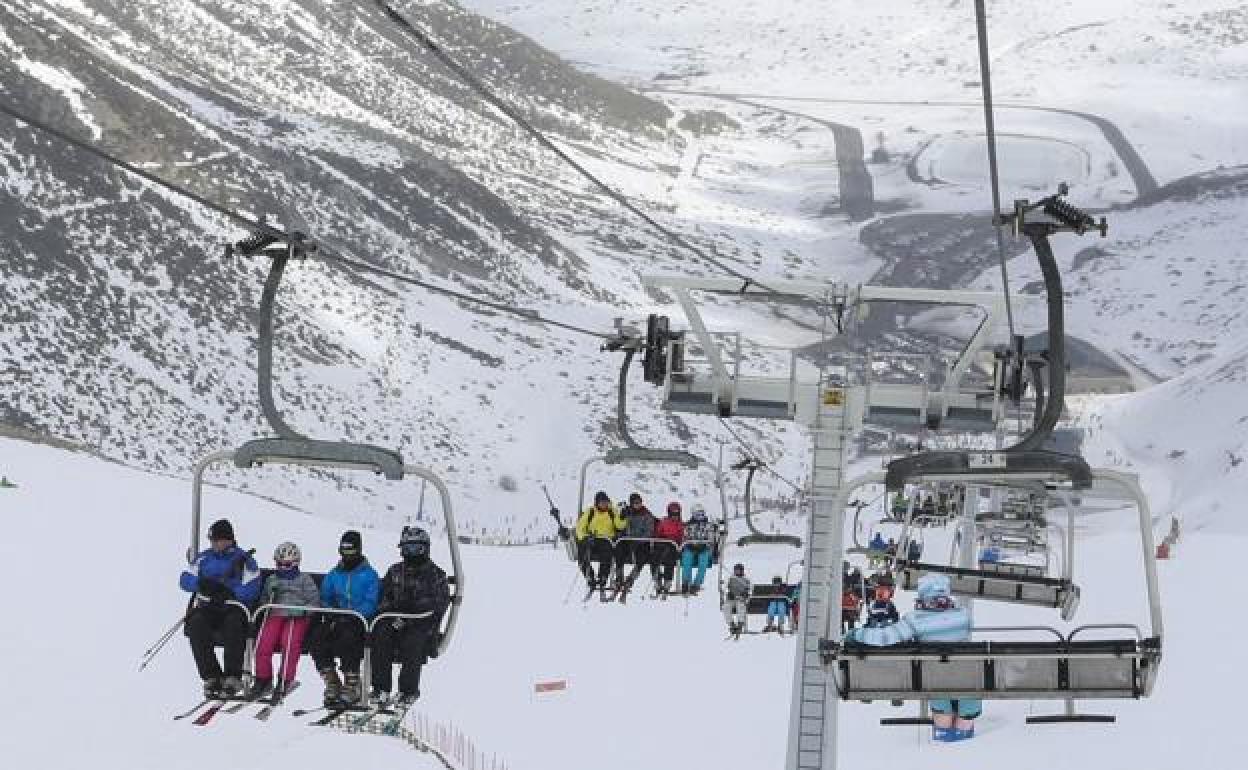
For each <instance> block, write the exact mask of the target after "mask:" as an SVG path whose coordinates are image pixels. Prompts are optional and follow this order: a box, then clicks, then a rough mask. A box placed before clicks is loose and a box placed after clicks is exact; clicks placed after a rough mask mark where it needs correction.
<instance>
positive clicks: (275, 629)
mask: <svg viewBox="0 0 1248 770" xmlns="http://www.w3.org/2000/svg"><path fill="white" fill-rule="evenodd" d="M302 561H303V555H302V554H301V553H300V552H299V546H297V545H295V544H294V543H289V542H288V543H282V544H281V545H279V546H278V547H277V549H276V550H274V551H273V565H274V567H275V569H274V571H273V573H272V574H271V575H269V577H268V579H267V580H265V581H264V588H263V589H262V590H261V592H260V604H261V606H263V605H265V604H284V605H287V606H294V607H319V606H321V594H320V591H319V590H318V589H317V587H316V581H314V580H313V579H312V577H311V576H310V575H307V574H305V573H303V572H300V571H299V564H300V562H302ZM311 620H312V619H311V618H310V617H309V616H308V614H307V613H306V612H304V611H302V610H292V609H274V610H270V611H269V613H268V616H267V617H266V618H265V619H264V625H263V626H261V627H260V636H259V638H258V639H257V640H256V680H255V682H253V683H252V685H251V689H250V690H249V691H248V692H247V697H249V698H251V699H252V700H256V699H259V698H263V697H265V696H267V695H268V694H269V693H271V692H272V691H273V653H275V652H277V651H278V650H281V652H282V670H281V671H280V672H278V673H279V674H280V676H281V681H280V683H279V685H278V690H277V691H278V694H279V696H280V694H281V693H283V692H286V691H287V690H289V689H290V684H291V682H293V681H295V672H296V671H297V670H298V668H299V656H300V655H302V654H303V637H304V635H305V634H307V632H308V625H309V623H311Z"/></svg>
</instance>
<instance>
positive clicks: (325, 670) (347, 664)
mask: <svg viewBox="0 0 1248 770" xmlns="http://www.w3.org/2000/svg"><path fill="white" fill-rule="evenodd" d="M338 555H339V557H341V558H340V560H339V562H338V566H336V567H334V568H333V569H332V570H330V571H329V574H327V575H326V576H325V579H324V580H323V581H322V582H321V605H322V606H323V607H329V608H334V609H340V610H351V611H353V612H358V613H359V614H360V615H363V616H364V617H365V618H366V619H367V620H372V618H373V616H374V615H376V614H377V602H378V601H379V599H380V597H381V580H380V579H379V578H378V577H377V571H376V570H375V569H373V568H372V566H371V565H370V564H369V563H368V559H366V558H364V543H363V539H362V538H361V537H360V533H359V532H356V531H355V530H353V529H349V530H347V531H346V532H344V533H342V540H341V541H340V542H339V544H338ZM324 618H325V619H324V620H323V621H322V625H321V627H320V629H319V631H318V633H317V635H316V641H315V642H314V644H313V645H312V660H313V661H314V662H315V663H316V670H317V671H318V672H320V674H321V678H322V679H324V680H325V706H326V707H327V708H336V707H337V708H345V707H349V706H351V705H353V704H355V703H357V702H359V701H360V699H361V698H362V697H363V687H362V686H361V683H360V663H361V662H362V661H363V660H364V640H365V638H366V636H367V629H366V628H365V627H364V624H363V623H361V622H360V619H359V618H357V617H354V616H352V615H338V614H327V615H325V616H324ZM339 661H340V662H341V668H342V679H339V678H338V669H337V668H336V667H335V664H336V662H339Z"/></svg>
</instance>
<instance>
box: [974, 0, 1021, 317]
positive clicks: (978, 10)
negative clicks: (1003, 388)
mask: <svg viewBox="0 0 1248 770" xmlns="http://www.w3.org/2000/svg"><path fill="white" fill-rule="evenodd" d="M975 28H976V31H977V36H978V38H979V80H980V87H981V89H982V90H983V94H984V133H985V135H986V137H987V139H988V175H989V177H990V179H989V181H990V182H991V187H992V229H993V231H994V232H995V233H996V235H997V258H998V260H999V261H1000V263H1001V284H1002V291H1004V292H1005V318H1006V321H1007V322H1008V323H1009V327H1010V338H1011V339H1013V338H1014V336H1015V333H1014V308H1013V304H1012V303H1011V301H1010V273H1009V269H1008V268H1007V267H1006V258H1005V234H1004V233H1002V232H1001V229H1002V227H1003V226H1004V224H1003V223H1002V222H1001V179H1000V173H999V170H998V168H997V130H996V124H995V121H994V120H993V113H992V72H991V64H990V63H989V60H988V14H987V11H986V10H985V9H984V0H975Z"/></svg>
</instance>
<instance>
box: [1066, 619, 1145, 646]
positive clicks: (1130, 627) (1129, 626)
mask: <svg viewBox="0 0 1248 770" xmlns="http://www.w3.org/2000/svg"><path fill="white" fill-rule="evenodd" d="M1111 628H1121V629H1126V630H1127V631H1133V632H1135V638H1136V641H1140V642H1142V641H1144V634H1143V632H1141V631H1140V627H1139V626H1137V625H1135V624H1134V623H1088V624H1086V625H1082V626H1079V627H1078V628H1076V629H1075V630H1073V631H1071V632H1070V633H1069V634H1067V635H1066V641H1068V642H1073V641H1074V640H1075V634H1078V633H1081V632H1083V631H1094V630H1108V629H1111Z"/></svg>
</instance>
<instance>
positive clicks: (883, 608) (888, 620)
mask: <svg viewBox="0 0 1248 770" xmlns="http://www.w3.org/2000/svg"><path fill="white" fill-rule="evenodd" d="M898 620H901V616H900V615H899V614H898V613H897V605H895V604H893V590H892V587H891V586H883V585H881V586H876V589H875V594H874V598H873V599H872V600H871V604H870V606H868V607H867V628H877V627H879V626H887V625H890V624H892V623H896V622H897V621H898Z"/></svg>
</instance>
